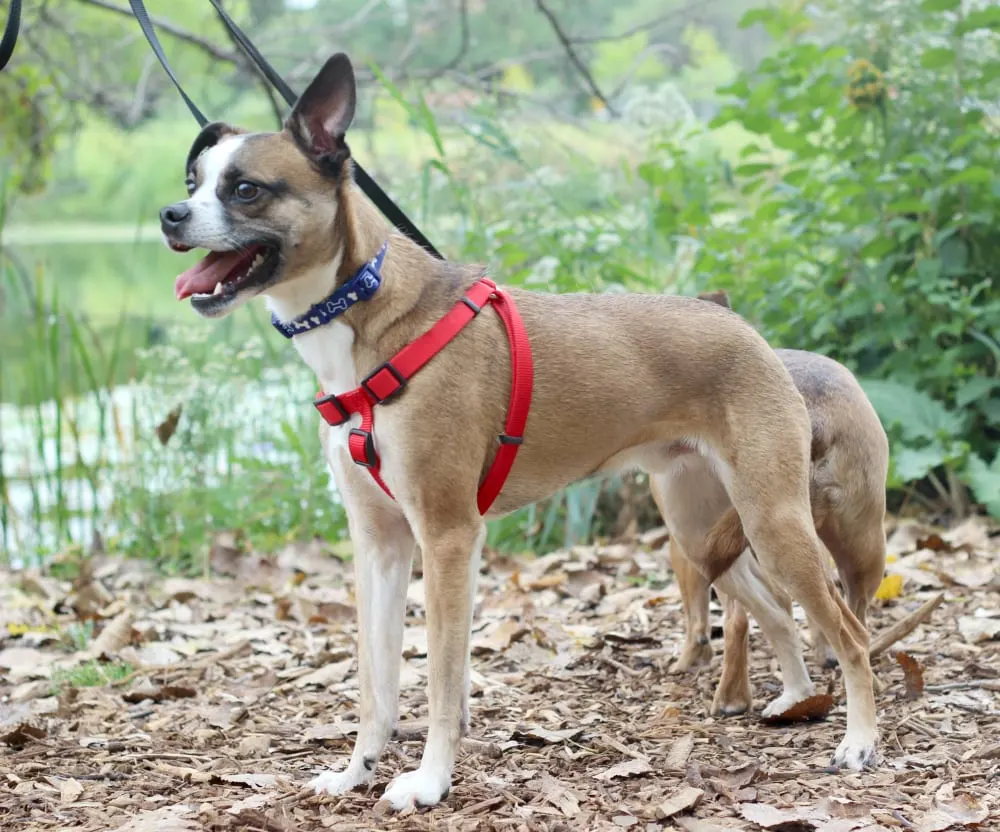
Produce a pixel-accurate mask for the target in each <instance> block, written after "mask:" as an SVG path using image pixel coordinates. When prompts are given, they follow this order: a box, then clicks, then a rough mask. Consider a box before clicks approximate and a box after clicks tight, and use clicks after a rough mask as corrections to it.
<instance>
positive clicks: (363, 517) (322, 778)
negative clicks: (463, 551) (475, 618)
mask: <svg viewBox="0 0 1000 832" xmlns="http://www.w3.org/2000/svg"><path fill="white" fill-rule="evenodd" d="M352 502H353V501H351V500H350V498H348V499H347V500H345V504H346V505H347V507H348V509H347V514H348V523H349V525H350V531H351V540H352V541H354V578H355V595H356V596H357V606H358V610H357V614H358V678H359V682H360V685H361V700H360V711H361V719H360V725H359V728H358V738H357V741H356V742H355V744H354V751H353V752H352V754H351V759H350V761H349V762H348V764H347V768H345V769H344V770H343V771H339V772H335V771H325V772H323V773H322V774H320V775H319V776H318V777H316V778H315V779H314V780H313V781H312V782H311V783H310V786H312V788H313V789H315V790H316V791H317V792H327V793H329V794H343V793H344V792H347V791H350V790H351V789H353V788H355V787H356V786H360V785H362V784H364V783H367V782H369V781H370V780H371V779H372V777H373V776H374V774H375V767H376V765H377V763H378V760H379V757H380V756H381V754H382V751H383V750H384V749H385V745H386V743H387V742H388V740H389V737H390V736H391V735H392V732H393V729H394V728H395V723H396V719H397V716H398V709H399V670H400V664H401V662H402V652H403V621H404V618H405V615H406V590H407V587H408V586H409V581H410V571H411V569H412V565H413V553H414V546H415V544H414V540H413V534H412V533H411V531H410V527H409V525H408V524H407V522H406V518H405V517H404V516H403V514H402V512H401V511H399V510H398V509H397V508H396V507H395V506H392V507H386V508H384V509H381V508H380V509H373V508H371V507H370V506H368V507H362V506H360V505H356V504H352Z"/></svg>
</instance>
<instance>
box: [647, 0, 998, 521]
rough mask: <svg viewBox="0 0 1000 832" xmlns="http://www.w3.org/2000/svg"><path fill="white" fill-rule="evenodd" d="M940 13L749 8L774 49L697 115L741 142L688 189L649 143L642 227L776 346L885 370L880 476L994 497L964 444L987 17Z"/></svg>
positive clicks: (986, 196)
mask: <svg viewBox="0 0 1000 832" xmlns="http://www.w3.org/2000/svg"><path fill="white" fill-rule="evenodd" d="M943 9H944V6H943V5H942V4H941V3H939V2H936V0H934V1H933V2H930V3H926V4H924V6H923V7H922V8H921V7H920V6H918V5H915V4H914V5H905V4H903V5H901V6H899V7H898V11H899V13H898V14H894V15H891V16H890V15H885V16H881V17H879V16H877V12H875V11H874V10H873V9H872V7H870V6H869V5H868V4H862V3H847V4H844V3H840V2H838V3H837V4H836V5H835V6H834V5H833V4H832V3H831V4H830V5H829V7H828V11H830V17H823V15H822V13H821V14H820V15H819V17H818V18H813V17H809V16H807V14H806V12H805V11H801V10H795V9H792V8H790V7H785V8H776V7H769V8H767V9H761V10H756V11H753V12H750V13H749V14H748V15H747V16H746V17H745V18H744V23H745V24H747V25H752V24H754V23H762V24H764V25H765V26H766V27H767V28H768V30H769V31H770V33H771V34H772V35H773V36H775V37H776V38H777V39H778V40H779V43H780V47H779V49H778V50H777V51H776V53H775V54H774V55H772V56H770V57H768V58H766V59H764V60H763V61H761V63H760V64H759V65H758V66H757V67H756V68H755V69H754V70H752V71H749V72H746V73H743V74H741V75H740V77H738V78H737V79H736V81H735V82H734V83H733V84H731V85H730V86H729V87H728V88H727V89H726V90H725V92H726V93H727V94H728V95H729V96H730V97H731V100H732V103H729V104H727V105H726V106H724V107H723V109H722V111H721V112H720V114H719V116H718V117H717V118H716V120H715V122H714V123H713V126H720V125H725V124H732V123H735V124H739V125H740V126H741V127H743V128H744V129H746V130H748V131H750V132H751V133H754V134H756V135H757V136H759V137H760V140H759V142H756V143H751V144H749V145H748V146H747V147H745V148H744V150H743V152H742V154H741V156H742V159H741V160H740V163H739V164H737V165H736V166H735V167H734V168H733V170H732V179H731V180H729V179H728V175H727V170H726V168H725V166H724V165H719V166H718V173H717V174H715V175H714V177H712V178H714V180H715V181H714V182H712V183H711V185H710V186H709V187H708V188H707V190H701V189H699V188H698V187H697V186H695V187H694V188H692V187H691V186H690V185H688V184H687V183H689V182H694V183H700V182H703V181H705V180H706V176H705V174H704V171H703V167H704V165H703V163H702V162H700V161H698V160H695V159H694V158H692V156H691V154H690V153H683V152H682V153H677V150H676V148H673V147H670V146H669V145H664V146H663V147H662V150H663V152H664V156H663V157H662V158H657V159H652V160H650V161H649V162H647V165H646V168H645V169H640V172H641V173H642V174H643V176H644V178H645V179H646V181H647V182H649V183H650V185H651V187H653V188H655V189H656V192H657V194H658V198H659V201H660V207H659V209H658V211H657V219H658V224H659V227H660V229H661V230H662V231H663V232H664V233H668V234H672V235H674V237H675V239H679V238H680V237H681V236H682V235H685V234H686V235H687V236H688V237H696V238H697V239H698V241H699V243H700V248H699V250H698V254H697V257H696V261H695V264H694V277H695V281H696V283H697V285H698V286H699V288H701V287H709V286H711V287H713V288H725V289H728V290H729V292H730V295H731V297H732V301H733V305H734V307H735V308H736V309H738V310H740V311H741V312H743V313H744V314H746V315H747V317H749V318H750V319H751V320H752V321H753V322H754V323H755V324H756V325H757V326H758V327H759V328H760V329H761V331H762V333H763V334H764V335H765V336H766V337H768V339H769V340H770V341H771V342H772V343H774V344H775V345H776V346H790V347H796V348H800V349H811V350H816V351H819V352H822V353H826V354H828V355H831V356H832V357H834V358H837V359H838V360H841V361H843V362H844V363H845V364H847V365H848V366H849V367H851V368H852V369H853V370H855V372H857V373H858V374H859V375H860V376H862V377H864V378H868V379H873V380H891V381H883V383H882V386H881V387H879V386H877V385H875V384H874V383H869V385H868V389H869V390H870V391H872V393H873V397H874V398H876V399H877V400H878V401H877V403H876V407H878V408H879V412H880V414H881V415H882V416H883V418H884V419H886V420H887V421H888V422H889V423H890V424H893V425H898V428H897V430H898V432H897V433H896V434H895V435H894V440H895V441H894V445H893V471H894V481H893V483H892V485H894V486H899V485H901V484H903V483H906V482H915V481H919V480H922V479H923V478H924V477H925V476H929V477H931V481H932V482H933V478H934V473H935V471H938V472H939V473H940V472H941V471H942V470H943V471H944V472H948V471H951V472H953V473H955V474H958V475H959V476H960V477H961V478H963V479H964V480H965V482H966V483H967V484H969V485H972V486H973V488H974V489H975V490H976V493H977V495H978V496H979V498H980V499H981V500H983V501H984V502H987V503H991V504H992V505H994V506H995V504H996V503H995V498H993V496H992V494H990V493H989V484H990V483H991V482H992V480H990V479H989V477H988V476H987V475H986V474H985V473H983V472H984V471H987V470H989V469H988V468H987V467H986V463H985V462H984V461H983V460H985V459H990V458H994V457H995V455H996V451H997V447H998V438H1000V406H998V397H997V395H996V394H997V390H998V389H1000V293H998V292H997V285H998V281H1000V265H998V264H1000V237H998V236H997V234H996V228H997V226H998V225H1000V189H998V188H996V187H995V185H994V181H993V179H994V177H993V169H994V167H995V159H996V158H997V157H998V155H1000V132H998V129H997V124H996V123H995V120H994V117H993V116H992V115H991V114H990V112H989V111H988V106H989V102H990V101H991V100H992V97H993V92H992V90H994V87H995V82H996V80H997V79H998V78H1000V52H998V45H997V38H996V36H995V35H994V34H993V33H992V32H987V31H984V30H985V29H988V28H991V27H992V26H993V24H994V15H992V14H990V13H982V14H980V13H977V14H975V15H969V16H968V17H965V18H962V17H961V16H959V15H955V14H949V13H944V12H943V11H942V10H943ZM834 13H835V14H836V20H837V22H838V24H839V25H838V26H837V27H834V26H832V25H830V20H832V19H833V17H832V16H833V14H834ZM831 31H832V32H840V33H841V34H836V35H835V36H834V37H833V38H830V36H829V34H828V32H831ZM720 182H728V187H727V188H721V189H720V188H718V187H716V184H718V183H720ZM685 225H690V226H693V228H689V229H688V230H686V231H685V230H684V228H683V227H684V226H685Z"/></svg>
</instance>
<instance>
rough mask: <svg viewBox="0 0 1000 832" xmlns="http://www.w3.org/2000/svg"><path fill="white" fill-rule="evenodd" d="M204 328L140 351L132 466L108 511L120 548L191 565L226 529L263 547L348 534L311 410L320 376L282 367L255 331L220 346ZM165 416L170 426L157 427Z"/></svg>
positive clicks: (119, 474)
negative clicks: (172, 427)
mask: <svg viewBox="0 0 1000 832" xmlns="http://www.w3.org/2000/svg"><path fill="white" fill-rule="evenodd" d="M209 331H210V330H204V329H203V330H195V329H192V328H190V327H185V328H179V329H177V330H175V331H173V332H171V333H170V334H169V336H168V338H167V340H166V343H164V344H161V345H157V346H155V347H153V348H151V349H149V350H148V351H145V352H144V353H143V355H142V356H141V365H140V376H141V378H142V379H143V381H142V384H141V385H134V386H133V387H132V420H131V422H132V426H133V434H134V435H133V446H132V452H131V455H130V464H129V465H127V466H124V467H122V468H120V469H116V479H115V483H114V493H115V500H114V502H113V503H112V506H111V511H110V520H111V523H112V524H113V526H114V528H115V529H116V532H117V543H118V546H119V547H120V548H121V549H122V550H124V551H126V552H128V553H130V554H138V555H147V556H148V555H149V554H150V553H154V556H155V557H156V558H157V559H159V560H160V561H161V563H162V564H163V565H164V566H166V567H167V568H169V569H170V570H171V571H185V570H191V569H198V568H200V567H201V566H202V564H203V563H204V558H205V557H206V555H207V554H208V550H209V546H210V544H211V540H212V537H213V534H214V533H215V532H216V531H219V530H222V529H227V528H231V529H235V530H238V531H239V532H240V533H241V534H243V535H245V536H246V539H247V540H248V542H249V543H250V544H251V545H253V546H256V547H259V548H260V549H262V550H264V551H271V550H273V549H275V548H277V547H278V546H279V545H280V544H282V543H284V542H287V541H288V540H294V539H300V540H302V539H310V538H312V537H322V538H325V539H327V540H336V539H337V538H339V537H341V536H342V535H343V534H344V531H345V530H344V525H345V524H344V514H343V509H342V507H341V504H340V502H339V500H337V499H336V496H335V494H334V492H333V491H332V489H331V480H330V474H329V469H328V467H327V465H326V461H325V458H324V455H323V452H322V448H321V447H320V442H319V432H318V431H317V428H316V416H315V413H314V412H313V408H312V407H310V406H309V405H310V402H311V400H312V397H313V396H314V394H315V379H313V378H312V376H311V374H310V373H309V371H308V369H307V368H305V367H304V366H303V365H301V364H299V363H298V362H295V363H292V364H290V365H284V366H280V367H275V366H274V362H273V360H271V361H269V360H268V358H269V356H268V352H267V349H266V343H265V341H264V340H263V339H261V338H260V337H257V336H251V337H249V338H247V339H246V340H245V342H243V343H242V344H239V345H233V346H232V347H231V348H229V349H225V350H222V351H221V352H220V350H219V348H218V344H216V343H213V342H212V341H210V340H209V336H208V332H209ZM282 364H284V362H282ZM178 405H179V406H180V412H179V413H178V414H176V415H175V417H173V418H171V411H172V410H173V409H174V407H176V406H178ZM168 420H169V422H170V423H171V424H173V423H176V429H175V430H174V431H173V433H172V434H171V433H170V431H169V430H164V429H162V428H161V429H160V430H159V431H158V430H157V428H158V427H159V426H161V425H163V424H164V422H165V421H168ZM164 438H166V442H165V443H164V441H163V440H164Z"/></svg>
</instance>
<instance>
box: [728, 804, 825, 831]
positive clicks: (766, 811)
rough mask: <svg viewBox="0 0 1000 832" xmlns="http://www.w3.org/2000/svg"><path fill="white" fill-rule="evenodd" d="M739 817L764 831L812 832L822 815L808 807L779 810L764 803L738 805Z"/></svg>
mask: <svg viewBox="0 0 1000 832" xmlns="http://www.w3.org/2000/svg"><path fill="white" fill-rule="evenodd" d="M740 815H741V816H742V817H744V818H746V819H747V820H748V821H751V822H752V823H756V824H757V825H758V826H763V827H764V828H765V829H775V830H781V832H812V830H814V829H816V822H815V821H816V820H823V817H822V814H821V813H819V812H817V811H816V810H815V809H813V808H810V807H804V806H800V807H796V808H794V809H779V808H778V807H777V806H769V805H767V804H766V803H743V804H740Z"/></svg>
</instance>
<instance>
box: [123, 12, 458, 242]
mask: <svg viewBox="0 0 1000 832" xmlns="http://www.w3.org/2000/svg"><path fill="white" fill-rule="evenodd" d="M132 2H133V4H134V3H136V2H138V3H140V4H141V3H142V0H132ZM209 2H210V3H211V4H212V7H213V8H214V9H215V12H216V14H218V16H219V19H220V20H221V21H222V25H223V26H225V27H226V29H228V30H229V33H230V34H231V35H232V36H233V40H235V41H236V42H237V43H238V44H239V45H240V49H242V50H243V52H244V53H246V56H247V57H248V58H249V59H250V60H251V61H253V62H254V63H255V64H256V65H257V68H258V69H259V70H260V71H261V72H262V73H263V74H264V77H265V78H266V79H267V80H268V81H269V82H270V83H271V86H272V87H274V88H275V89H276V90H277V91H278V94H279V95H281V97H282V98H284V99H285V103H286V104H287V105H288V106H289V107H292V106H294V105H295V102H296V101H297V100H298V98H299V97H298V96H297V95H296V94H295V93H294V92H293V91H292V88H291V87H290V86H288V84H286V83H285V79H284V78H282V77H281V76H280V75H278V73H277V72H276V71H275V69H274V67H273V66H271V64H269V63H268V62H267V59H266V58H265V57H264V56H263V55H261V54H260V50H258V49H257V47H256V46H254V45H253V43H252V42H251V40H250V38H248V37H247V36H246V34H244V32H243V30H242V29H240V27H239V26H237V25H236V23H235V21H234V20H233V19H232V18H231V17H230V16H229V15H228V14H227V13H226V10H225V9H224V8H222V4H221V3H220V2H219V0H209ZM133 8H134V5H133ZM354 179H355V181H356V182H357V183H358V187H359V188H361V190H362V191H364V193H365V195H366V196H367V197H368V198H369V199H370V200H371V201H372V202H374V203H375V205H376V207H377V208H378V209H379V210H380V211H381V212H382V213H383V214H384V215H385V218H386V219H387V220H389V222H391V223H392V224H393V225H394V226H396V228H398V229H399V230H400V231H402V232H403V233H404V234H405V235H406V236H407V237H409V238H410V239H411V240H413V242H415V243H417V244H418V245H420V246H421V247H423V248H425V249H426V250H427V251H429V252H430V253H431V254H433V255H434V256H435V257H437V258H438V259H439V260H444V257H443V256H442V255H441V253H440V252H439V251H438V250H437V249H436V248H434V246H433V245H432V244H431V241H430V240H428V239H427V238H426V237H425V236H424V235H423V234H422V233H421V231H420V229H419V228H417V226H416V225H414V223H413V222H412V221H411V220H410V218H409V217H408V216H406V214H404V213H403V211H402V209H400V207H399V206H398V205H396V203H395V202H393V201H392V200H391V199H390V198H389V195H388V194H387V193H386V192H385V191H383V190H382V188H381V187H379V185H378V183H377V182H376V181H375V180H374V179H372V178H371V177H370V176H369V175H368V173H367V171H366V170H365V169H364V168H363V167H361V165H360V164H358V162H357V160H355V162H354Z"/></svg>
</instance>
